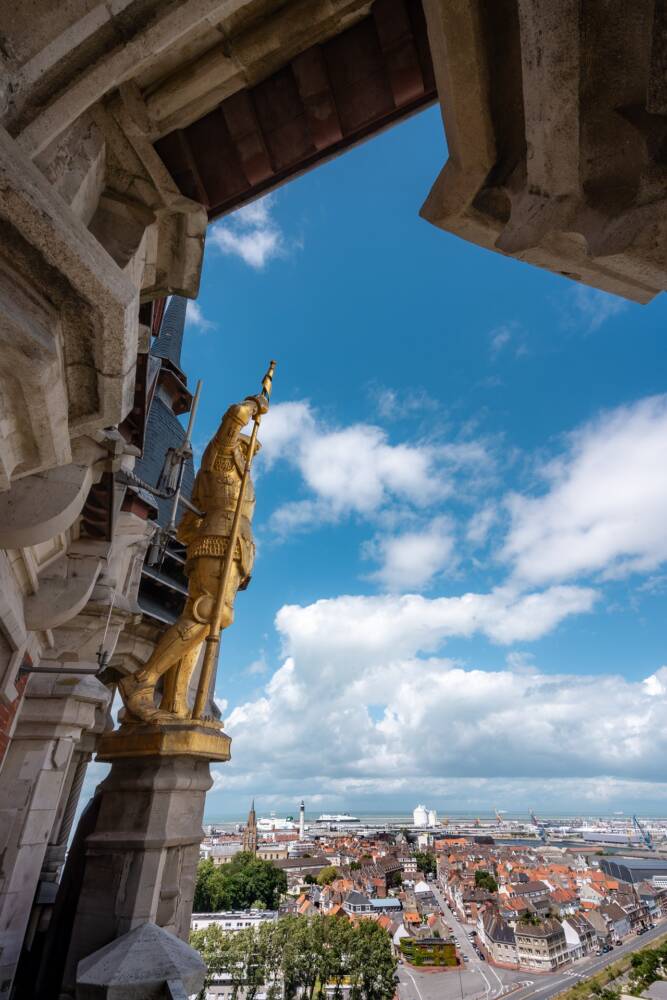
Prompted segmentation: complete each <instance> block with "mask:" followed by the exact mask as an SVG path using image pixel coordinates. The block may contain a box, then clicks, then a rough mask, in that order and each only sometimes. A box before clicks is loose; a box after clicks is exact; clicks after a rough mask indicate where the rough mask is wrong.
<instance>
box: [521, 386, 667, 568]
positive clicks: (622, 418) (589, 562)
mask: <svg viewBox="0 0 667 1000" xmlns="http://www.w3.org/2000/svg"><path fill="white" fill-rule="evenodd" d="M542 474H543V477H544V478H545V480H546V481H547V483H548V485H549V489H548V491H547V492H546V493H545V494H544V495H542V496H539V497H524V496H520V495H518V494H516V493H514V494H511V495H510V496H509V497H508V499H507V506H508V509H509V513H510V516H511V528H510V531H509V534H508V537H507V539H506V542H505V545H504V548H503V557H504V558H505V560H507V561H508V562H509V563H511V564H513V566H514V570H515V574H516V577H517V578H518V579H522V580H524V581H527V582H528V583H531V584H535V583H545V582H549V581H553V580H564V579H568V578H572V577H576V576H578V575H582V574H587V573H600V574H602V575H603V576H605V577H607V578H613V577H620V576H623V575H627V574H629V573H632V572H641V571H644V572H646V571H650V570H653V569H655V568H657V567H658V566H659V565H660V564H661V563H663V562H664V561H665V560H667V517H665V510H666V509H667V395H663V396H653V397H650V398H647V399H643V400H641V401H640V402H638V403H636V404H634V405H631V406H622V407H619V408H618V409H616V410H612V411H611V412H609V413H605V414H604V415H603V416H602V417H600V418H599V419H597V420H595V421H593V422H592V423H590V424H588V425H586V426H584V427H583V428H582V429H580V430H579V431H577V432H576V433H575V434H573V435H571V437H570V441H569V449H568V451H567V452H566V453H565V454H564V455H563V456H561V457H560V458H559V459H557V460H556V461H553V462H551V463H550V464H549V465H547V466H546V467H544V468H543V469H542Z"/></svg>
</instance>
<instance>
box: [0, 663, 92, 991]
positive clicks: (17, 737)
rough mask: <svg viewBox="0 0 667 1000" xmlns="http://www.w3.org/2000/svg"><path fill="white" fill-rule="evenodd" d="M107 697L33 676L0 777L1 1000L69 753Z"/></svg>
mask: <svg viewBox="0 0 667 1000" xmlns="http://www.w3.org/2000/svg"><path fill="white" fill-rule="evenodd" d="M108 702H109V691H108V690H107V688H105V687H104V685H103V684H100V682H99V681H98V680H95V678H93V677H85V676H84V677H82V676H72V675H67V674H65V673H55V672H54V674H53V675H50V674H33V675H32V676H31V677H30V679H29V681H28V685H27V688H26V694H25V698H24V700H23V703H22V705H21V711H20V715H19V718H18V721H17V723H16V729H15V731H14V736H13V738H12V741H11V743H10V745H9V747H8V750H7V753H6V755H5V759H4V761H3V765H2V771H1V772H0V859H1V860H0V939H1V940H2V951H1V952H0V998H6V997H8V996H9V995H10V991H11V989H12V983H13V980H14V975H15V972H16V966H17V962H18V959H19V956H20V953H21V948H22V945H23V939H24V936H25V931H26V927H27V924H28V919H29V916H30V911H31V909H32V905H33V900H34V896H35V890H36V888H37V882H38V879H39V875H40V871H41V869H42V865H43V863H44V858H45V854H46V849H47V845H48V840H49V836H50V834H51V831H52V829H53V826H54V822H55V820H56V816H57V813H58V809H59V806H60V804H61V799H62V796H63V789H64V788H65V785H66V781H67V776H68V773H69V772H70V765H71V761H72V755H73V753H74V750H75V747H76V745H77V744H78V743H79V741H80V740H81V736H82V734H83V733H84V732H85V731H86V730H92V729H93V728H94V727H95V725H96V709H98V708H106V706H107V704H108Z"/></svg>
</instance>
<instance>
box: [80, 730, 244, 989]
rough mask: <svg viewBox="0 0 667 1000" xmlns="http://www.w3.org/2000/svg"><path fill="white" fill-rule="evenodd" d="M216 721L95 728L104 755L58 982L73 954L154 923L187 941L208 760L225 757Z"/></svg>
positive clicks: (224, 744)
mask: <svg viewBox="0 0 667 1000" xmlns="http://www.w3.org/2000/svg"><path fill="white" fill-rule="evenodd" d="M229 745H230V739H229V737H228V736H226V735H225V734H224V733H223V732H221V731H220V728H219V726H218V725H216V724H213V723H207V724H199V725H195V724H193V723H189V724H188V723H183V724H171V725H167V724H164V725H148V724H146V725H127V726H126V725H124V726H122V727H121V728H120V729H119V730H117V731H116V732H114V733H110V734H107V735H105V736H103V737H102V739H101V741H100V744H99V747H98V760H103V761H108V762H109V763H111V771H110V773H109V775H108V776H107V778H105V780H104V781H103V782H102V784H101V786H100V789H99V792H100V803H99V814H98V817H97V821H96V824H95V829H94V832H93V833H92V834H91V835H90V836H89V837H88V838H87V840H86V848H85V863H84V872H83V878H82V883H81V890H80V894H79V902H78V906H77V911H76V918H75V920H74V925H73V929H72V936H71V940H70V946H69V952H68V956H67V963H66V969H65V975H64V978H63V985H62V990H63V993H64V994H66V995H74V989H75V984H76V970H77V966H78V965H79V962H80V961H81V960H82V959H84V958H87V957H88V956H90V955H91V954H93V952H96V951H98V950H99V949H100V948H103V947H104V946H106V945H108V944H109V943H110V942H112V941H114V940H115V939H116V938H118V937H120V936H122V935H123V934H127V933H128V932H129V931H132V930H134V929H135V928H137V927H139V926H141V925H142V924H145V923H149V922H152V923H154V924H156V925H157V926H158V927H161V928H164V929H165V930H166V931H170V932H171V933H172V934H174V935H176V936H177V937H180V938H182V939H183V940H187V938H188V935H189V931H190V917H191V912H192V899H193V895H194V885H195V877H196V871H197V864H198V861H199V845H200V842H201V838H202V820H203V815H204V799H205V795H206V792H207V790H208V789H209V788H210V786H211V776H210V769H209V764H210V762H211V761H213V760H214V761H224V760H229V756H230V754H229Z"/></svg>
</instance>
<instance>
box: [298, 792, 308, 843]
mask: <svg viewBox="0 0 667 1000" xmlns="http://www.w3.org/2000/svg"><path fill="white" fill-rule="evenodd" d="M305 836H306V807H305V805H304V802H303V799H301V805H300V806H299V840H303V838H304V837H305Z"/></svg>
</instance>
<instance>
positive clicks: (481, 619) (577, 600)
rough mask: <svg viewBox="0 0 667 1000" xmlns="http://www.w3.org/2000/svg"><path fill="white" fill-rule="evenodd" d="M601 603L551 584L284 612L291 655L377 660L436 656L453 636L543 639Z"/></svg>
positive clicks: (292, 607)
mask: <svg viewBox="0 0 667 1000" xmlns="http://www.w3.org/2000/svg"><path fill="white" fill-rule="evenodd" d="M596 598H597V593H596V591H594V590H591V589H590V588H586V587H550V588H549V589H548V590H545V591H538V592H535V593H529V594H520V593H517V592H516V591H513V590H511V589H509V588H505V587H498V588H496V589H495V590H492V591H491V592H490V593H487V594H474V593H469V594H463V595H462V596H460V597H435V598H427V597H422V596H421V595H418V594H406V595H403V596H402V597H399V596H394V595H387V594H383V595H380V596H377V597H366V596H354V595H343V596H340V597H334V598H330V599H327V600H320V601H316V602H315V603H314V604H309V605H306V606H305V607H301V606H300V605H296V604H286V605H284V606H283V607H282V608H281V609H280V610H279V611H278V614H277V615H276V625H277V628H278V631H279V632H280V633H281V634H282V635H283V636H285V637H287V643H286V646H285V648H286V650H288V651H289V652H290V653H293V654H294V655H297V656H305V657H306V658H307V659H310V658H311V657H313V656H318V657H319V656H321V655H322V653H323V652H324V653H325V654H326V657H327V658H328V659H330V660H334V659H335V660H336V661H338V660H348V659H351V660H354V659H355V658H357V657H358V656H359V655H361V654H363V656H364V657H365V658H366V659H367V660H368V661H369V662H371V661H372V662H378V661H379V662H381V661H383V660H386V659H391V658H392V657H405V656H407V657H409V656H412V655H415V654H416V653H417V652H418V651H421V652H423V653H432V652H435V651H436V650H438V649H439V648H440V646H441V645H442V643H443V642H445V641H446V640H447V639H449V638H454V637H464V638H470V637H471V636H473V635H480V634H481V635H484V636H486V638H488V639H490V640H491V641H492V642H496V643H500V644H509V643H513V642H521V641H531V640H534V639H539V638H541V637H542V636H544V635H546V634H547V633H548V632H550V631H552V630H553V629H554V628H555V627H556V626H557V625H558V624H560V622H561V621H563V620H564V619H565V618H567V617H569V616H570V615H573V614H581V613H584V612H588V611H590V610H591V608H592V607H593V605H594V603H595V601H596Z"/></svg>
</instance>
